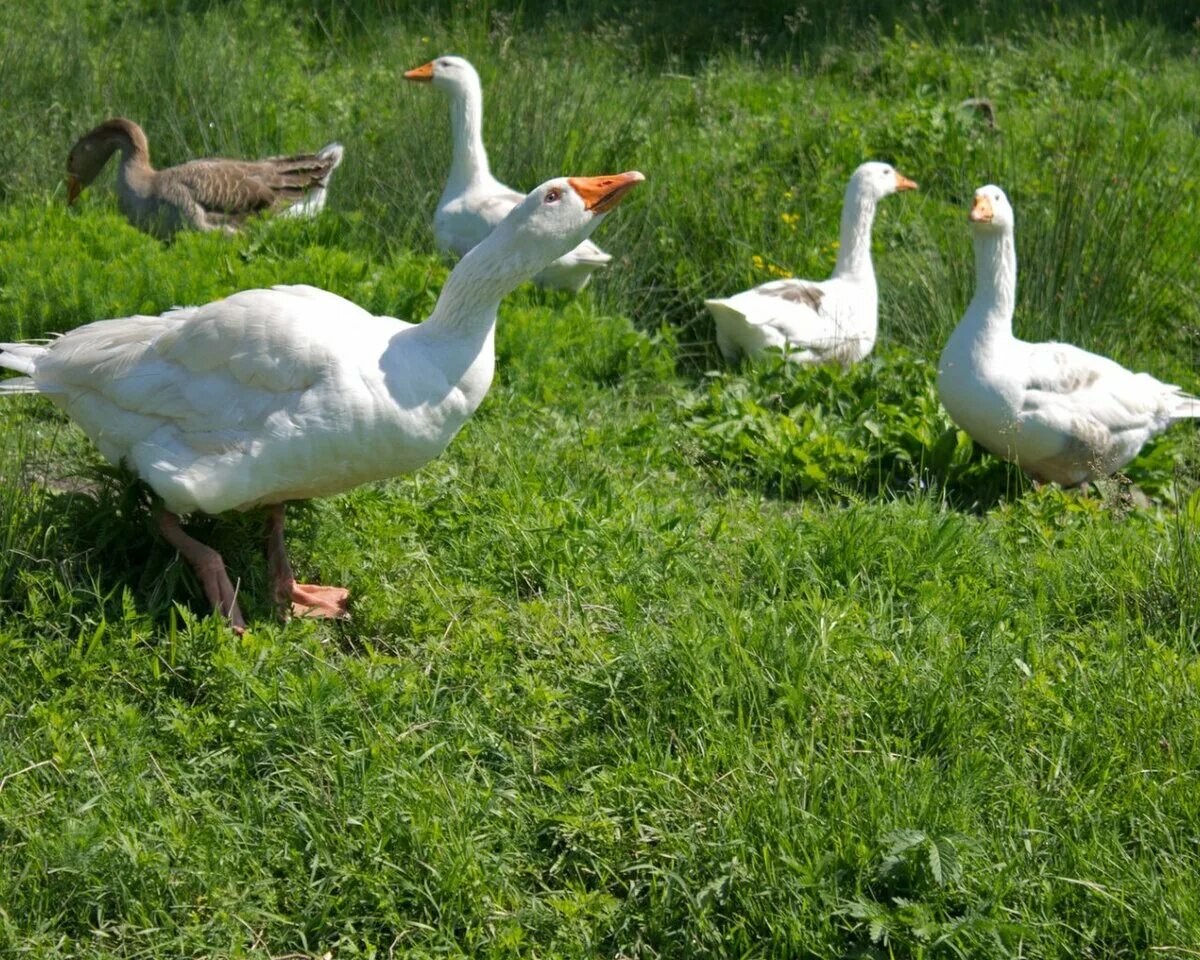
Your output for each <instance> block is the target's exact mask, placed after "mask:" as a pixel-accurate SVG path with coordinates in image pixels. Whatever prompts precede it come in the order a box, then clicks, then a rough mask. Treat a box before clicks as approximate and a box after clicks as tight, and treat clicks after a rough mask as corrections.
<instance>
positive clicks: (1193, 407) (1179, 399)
mask: <svg viewBox="0 0 1200 960" xmlns="http://www.w3.org/2000/svg"><path fill="white" fill-rule="evenodd" d="M2 359H3V357H0V360H2ZM1171 416H1173V417H1175V418H1176V419H1177V420H1186V419H1188V418H1190V417H1200V397H1193V396H1191V394H1187V393H1181V394H1179V395H1177V396H1176V398H1175V406H1174V408H1173V409H1172V410H1171Z"/></svg>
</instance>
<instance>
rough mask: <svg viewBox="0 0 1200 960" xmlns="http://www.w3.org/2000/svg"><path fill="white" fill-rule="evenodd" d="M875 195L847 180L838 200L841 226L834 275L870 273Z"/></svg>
mask: <svg viewBox="0 0 1200 960" xmlns="http://www.w3.org/2000/svg"><path fill="white" fill-rule="evenodd" d="M876 206H877V201H876V199H875V198H874V197H873V196H871V195H870V194H868V193H867V192H866V191H864V190H861V189H860V188H859V185H858V184H857V183H855V182H853V181H852V182H851V183H850V185H849V186H848V187H847V188H846V198H845V200H844V201H843V203H842V229H841V236H840V243H839V246H838V256H837V265H836V266H835V267H834V270H833V275H834V276H835V277H846V276H851V277H868V276H869V277H873V276H874V271H873V270H872V268H871V226H872V224H873V223H874V222H875V208H876Z"/></svg>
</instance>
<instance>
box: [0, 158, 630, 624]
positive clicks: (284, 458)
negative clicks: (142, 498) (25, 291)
mask: <svg viewBox="0 0 1200 960" xmlns="http://www.w3.org/2000/svg"><path fill="white" fill-rule="evenodd" d="M642 179H644V178H643V177H642V175H641V174H640V173H637V172H630V173H623V174H619V175H617V176H610V177H582V178H579V177H576V178H570V179H558V180H551V181H549V182H547V183H544V184H542V185H541V186H540V187H538V188H537V189H536V190H534V191H533V192H532V193H530V194H529V196H528V197H526V198H524V199H523V200H522V202H521V203H520V204H519V205H518V206H517V207H516V208H515V209H514V210H513V211H512V212H511V213H510V214H509V215H508V216H507V217H506V218H505V219H504V221H503V222H502V223H501V224H500V225H499V226H498V227H497V228H496V229H495V230H494V231H493V232H492V233H491V235H490V236H488V238H487V239H486V240H485V241H484V242H483V243H481V244H480V245H479V246H478V247H476V248H475V249H474V250H472V251H471V252H470V253H469V254H468V255H467V256H465V257H463V259H462V261H461V262H460V263H459V264H458V265H457V266H456V267H455V268H454V271H453V272H452V273H451V274H450V277H449V278H448V279H447V281H446V285H445V287H444V288H443V289H442V293H441V296H440V297H439V298H438V302H437V305H436V307H435V308H434V311H433V313H432V314H431V315H430V317H429V319H427V320H426V321H425V322H424V323H421V324H419V325H415V326H414V325H413V324H408V323H404V322H403V321H400V320H395V319H393V318H391V317H376V316H372V315H371V314H369V313H367V312H366V311H365V310H363V309H361V308H360V307H357V306H355V305H354V304H353V303H351V302H349V301H348V300H344V299H343V298H341V297H339V296H336V295H335V294H332V293H328V292H327V291H324V290H318V289H316V288H314V287H308V286H292V287H274V288H272V289H270V290H247V291H244V292H242V293H236V294H234V295H233V296H230V297H227V298H226V299H224V300H217V301H215V302H213V303H209V304H206V305H204V306H202V307H186V308H178V309H174V310H171V311H169V312H167V313H165V314H163V315H161V316H157V317H150V316H134V317H124V318H121V319H116V320H101V321H98V322H96V323H90V324H88V325H86V326H83V327H79V328H78V329H76V330H72V331H71V332H70V333H67V334H64V335H62V336H61V337H58V338H57V339H55V340H53V341H51V342H50V343H48V344H33V343H5V344H0V367H8V368H10V369H13V370H16V371H18V372H20V373H22V374H24V375H25V376H24V377H23V378H17V379H9V380H5V381H0V394H4V393H8V394H12V393H25V392H37V393H43V394H45V395H46V396H47V397H49V398H50V400H52V401H53V402H54V403H55V404H56V405H57V406H59V407H61V408H62V409H63V410H65V411H66V412H67V413H68V414H69V415H70V416H71V417H72V418H73V419H74V420H75V421H76V422H77V423H78V424H79V425H80V426H81V427H82V428H83V430H84V432H86V433H87V434H88V436H89V437H91V439H92V440H93V441H94V442H95V443H96V445H97V447H99V449H100V452H101V453H102V454H103V455H104V456H105V457H106V458H107V459H108V460H110V461H111V462H113V463H118V462H122V461H123V462H124V463H125V464H127V465H128V466H129V467H130V468H132V469H133V470H134V471H136V472H137V474H138V476H140V477H141V478H142V479H143V480H145V481H146V483H147V484H149V485H150V487H151V489H153V491H154V492H155V493H156V494H157V495H158V496H159V497H160V498H161V499H162V506H163V509H162V511H161V512H160V515H159V516H160V519H159V529H160V530H161V532H162V534H163V535H164V536H165V537H166V539H167V540H168V541H169V542H170V543H172V544H173V545H174V546H175V547H176V548H177V549H178V550H179V551H180V553H182V554H183V556H184V557H185V558H186V559H187V560H188V561H189V562H190V563H191V564H192V566H193V567H194V568H195V571H196V574H197V576H198V577H199V578H200V580H201V582H202V584H203V586H204V590H205V592H206V594H207V596H208V598H209V600H210V601H211V602H212V604H213V605H214V607H216V608H218V609H220V610H221V611H222V612H223V613H224V614H225V615H226V616H227V617H228V618H229V620H230V621H231V623H232V624H233V626H234V627H235V628H237V629H239V630H240V629H242V628H243V627H244V620H243V618H242V614H241V612H240V610H239V609H238V604H237V599H236V595H235V590H234V586H233V584H232V582H231V581H230V579H229V576H228V575H227V573H226V572H225V566H224V563H223V561H222V560H221V557H220V556H219V555H218V554H217V553H216V552H215V551H214V550H212V549H210V548H209V547H206V546H204V545H203V544H201V543H199V542H198V541H196V540H194V539H193V538H191V537H190V536H188V535H187V534H186V533H185V532H184V531H183V529H182V527H181V526H180V522H179V516H180V515H181V514H186V513H190V512H193V511H204V512H206V513H221V512H222V511H225V510H246V509H249V508H251V507H256V506H263V505H265V506H267V507H269V508H270V511H269V529H268V562H269V569H270V573H271V577H272V582H273V593H274V599H275V601H276V602H277V603H278V604H280V606H281V607H282V608H283V609H284V610H285V611H287V610H289V609H291V610H292V611H294V612H296V613H298V614H300V613H309V614H313V615H316V616H325V617H337V616H343V615H344V614H345V611H346V603H347V598H348V593H347V591H346V590H344V589H341V588H338V587H319V586H311V585H306V584H298V583H296V581H295V579H294V577H293V576H292V570H291V566H290V564H289V563H288V559H287V553H286V551H285V549H284V542H283V519H284V506H283V505H284V503H285V502H286V501H288V500H296V499H301V498H306V497H315V496H324V495H328V494H334V493H338V492H340V491H343V490H348V489H350V488H351V487H354V486H357V485H358V484H361V483H366V482H368V481H371V480H378V479H382V478H384V477H390V476H394V475H396V474H400V473H407V472H409V471H411V470H415V469H417V468H418V467H420V466H421V465H422V464H424V463H426V462H427V461H429V460H431V459H432V458H434V457H436V456H437V455H438V454H440V453H441V452H442V451H443V450H444V449H445V448H446V445H447V444H448V443H449V442H450V440H451V438H453V436H454V435H455V433H457V432H458V429H459V428H460V427H461V426H462V425H463V423H464V422H465V421H466V419H467V418H468V417H469V416H470V415H471V414H472V413H473V412H474V411H475V408H476V407H478V406H479V404H480V402H481V401H482V400H483V398H484V395H485V394H486V393H487V391H488V388H489V386H490V385H491V382H492V371H493V366H494V360H495V355H494V350H493V337H494V332H495V324H496V310H497V307H498V305H499V303H500V300H501V298H502V297H504V296H505V295H506V294H507V293H508V292H509V291H511V290H513V289H514V288H515V287H516V286H518V285H519V284H521V283H523V282H524V281H526V280H528V279H529V278H530V277H532V276H533V275H534V274H535V273H537V272H538V271H539V270H541V269H543V268H544V267H545V266H546V265H547V264H548V263H550V262H551V261H552V260H554V258H555V257H557V256H561V255H562V253H563V252H564V251H567V250H570V249H571V248H572V247H574V246H575V245H577V244H578V243H579V242H580V241H581V240H583V239H584V238H585V237H586V236H587V235H588V234H589V233H590V232H591V231H592V229H593V228H594V227H595V226H596V224H597V223H598V222H599V220H600V219H601V217H602V215H603V214H604V213H606V212H607V211H609V210H611V209H612V208H613V207H614V206H616V205H617V203H618V202H619V201H620V200H621V198H622V197H623V196H624V195H625V193H626V192H627V191H628V190H629V189H630V188H631V187H633V186H634V185H635V184H637V183H638V182H639V181H641V180H642Z"/></svg>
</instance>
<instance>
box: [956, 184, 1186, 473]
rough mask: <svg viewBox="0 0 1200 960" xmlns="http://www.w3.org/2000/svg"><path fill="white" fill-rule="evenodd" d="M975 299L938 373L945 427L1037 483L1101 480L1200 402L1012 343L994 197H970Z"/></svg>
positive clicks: (1079, 353) (1009, 282) (986, 190)
mask: <svg viewBox="0 0 1200 960" xmlns="http://www.w3.org/2000/svg"><path fill="white" fill-rule="evenodd" d="M970 223H971V228H972V231H971V232H972V233H973V234H974V240H975V297H974V299H972V300H971V303H970V306H968V307H967V312H966V313H965V314H963V318H962V320H960V321H959V324H958V326H957V327H955V329H954V333H952V334H951V335H950V340H949V341H948V342H947V343H946V347H945V349H944V350H943V351H942V357H941V361H940V363H939V366H938V393H939V394H940V395H941V399H942V405H943V406H945V408H946V410H947V412H948V413H949V414H950V417H951V418H952V419H953V420H954V422H955V423H956V424H958V425H959V426H960V427H961V428H962V429H963V430H965V431H966V432H967V433H969V434H970V435H971V436H972V437H973V438H974V439H975V440H976V441H978V442H979V443H980V444H982V445H983V446H984V447H986V448H987V449H988V450H990V451H992V453H994V454H996V455H998V456H1001V457H1004V458H1005V459H1006V460H1012V461H1013V462H1015V463H1016V464H1017V465H1018V466H1019V467H1020V468H1021V469H1022V470H1024V471H1025V472H1026V473H1027V474H1029V476H1031V477H1032V478H1033V479H1034V480H1038V481H1052V482H1054V483H1059V484H1062V485H1063V486H1066V487H1070V486H1075V485H1077V484H1081V483H1085V482H1087V481H1088V480H1092V479H1095V478H1096V477H1106V476H1108V475H1109V474H1111V473H1114V472H1115V471H1117V470H1119V469H1121V467H1123V466H1124V465H1125V464H1127V463H1128V462H1129V461H1130V460H1132V459H1133V458H1134V457H1135V456H1137V454H1138V451H1139V450H1141V448H1142V445H1143V444H1145V442H1146V441H1147V440H1149V439H1150V438H1151V437H1153V436H1155V435H1156V434H1158V433H1161V432H1162V431H1163V430H1166V429H1167V427H1169V426H1170V425H1171V424H1172V423H1174V422H1175V421H1177V420H1183V419H1186V418H1189V417H1200V400H1198V399H1196V398H1195V397H1191V396H1188V395H1187V394H1185V393H1183V392H1182V391H1181V390H1180V389H1179V387H1176V386H1172V385H1171V384H1169V383H1163V382H1162V381H1160V380H1156V379H1155V378H1154V377H1152V376H1150V374H1148V373H1134V372H1133V371H1131V370H1126V369H1125V368H1124V367H1122V366H1121V365H1120V364H1118V363H1114V362H1113V361H1112V360H1109V359H1108V358H1107V357H1101V356H1098V355H1097V354H1094V353H1088V352H1087V351H1086V350H1080V349H1079V348H1078V347H1074V346H1071V345H1070V344H1068V343H1027V342H1026V341H1024V340H1018V339H1017V338H1016V337H1014V336H1013V331H1012V318H1013V308H1014V306H1015V304H1016V298H1017V251H1016V245H1015V244H1014V241H1013V225H1014V218H1013V209H1012V206H1011V205H1010V204H1009V202H1008V198H1007V197H1006V196H1005V195H1004V191H1003V190H1001V189H1000V188H999V187H995V186H991V185H988V186H986V187H980V188H979V189H978V190H977V191H976V192H975V200H974V204H973V205H972V207H971V213H970Z"/></svg>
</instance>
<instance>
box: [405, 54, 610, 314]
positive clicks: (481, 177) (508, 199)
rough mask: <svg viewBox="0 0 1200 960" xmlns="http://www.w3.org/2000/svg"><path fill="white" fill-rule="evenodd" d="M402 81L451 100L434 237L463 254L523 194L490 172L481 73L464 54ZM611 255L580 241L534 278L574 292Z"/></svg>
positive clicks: (425, 66) (414, 72)
mask: <svg viewBox="0 0 1200 960" xmlns="http://www.w3.org/2000/svg"><path fill="white" fill-rule="evenodd" d="M404 77H405V79H407V80H415V81H418V82H422V83H432V84H433V85H434V86H435V87H437V88H438V89H439V90H442V91H443V92H444V93H445V94H446V96H448V97H449V98H450V132H451V134H452V136H453V140H454V154H453V159H452V160H451V163H450V178H449V179H448V180H447V181H446V187H445V189H444V190H442V196H441V199H440V200H438V205H437V212H436V213H435V214H434V217H433V235H434V239H435V240H436V241H437V244H438V246H439V247H441V248H442V249H443V250H448V251H449V252H451V253H454V254H456V255H458V256H460V257H461V256H462V255H463V254H465V253H466V252H467V251H468V250H470V249H471V248H472V247H474V246H475V245H476V244H477V243H479V242H480V241H481V240H482V239H483V238H484V237H486V236H487V235H488V234H489V233H491V232H492V230H494V229H495V227H496V224H498V223H499V222H500V221H501V220H503V219H504V218H505V216H507V214H508V211H509V210H511V209H512V208H513V207H515V206H516V205H517V204H518V203H520V202H521V200H522V198H523V194H521V193H518V192H517V191H516V190H514V189H512V187H508V186H505V185H504V184H503V183H501V182H500V181H499V180H497V179H496V178H495V177H493V176H492V171H491V168H490V167H489V166H488V158H487V150H485V149H484V146H483V88H482V87H481V86H480V83H479V74H478V73H476V72H475V68H474V67H473V66H471V64H470V63H469V62H468V61H466V60H464V59H463V58H462V57H438V59H436V60H431V61H430V62H429V63H426V64H423V65H422V66H419V67H415V68H413V69H412V70H409V71H408V72H406V73H405V74H404ZM610 260H612V257H611V256H609V255H608V254H607V253H605V252H604V251H603V250H601V249H600V248H599V247H598V246H596V245H595V244H594V243H592V242H591V241H590V240H584V241H583V242H582V243H581V244H579V245H578V246H577V247H575V249H574V250H571V251H569V252H567V253H565V254H563V255H562V256H561V257H559V258H558V259H557V260H555V261H554V263H552V264H550V266H548V267H547V268H546V269H545V270H543V271H541V272H540V273H539V274H538V275H537V276H536V277H534V280H535V281H536V282H537V283H539V284H540V285H542V286H543V287H555V288H558V289H562V290H571V291H574V292H576V293H578V292H579V291H580V290H582V289H583V288H584V287H585V286H587V283H588V281H589V280H590V279H591V278H592V274H593V273H595V272H596V271H597V270H600V269H601V268H603V267H605V266H607V265H608V263H609V261H610Z"/></svg>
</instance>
